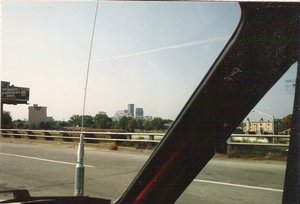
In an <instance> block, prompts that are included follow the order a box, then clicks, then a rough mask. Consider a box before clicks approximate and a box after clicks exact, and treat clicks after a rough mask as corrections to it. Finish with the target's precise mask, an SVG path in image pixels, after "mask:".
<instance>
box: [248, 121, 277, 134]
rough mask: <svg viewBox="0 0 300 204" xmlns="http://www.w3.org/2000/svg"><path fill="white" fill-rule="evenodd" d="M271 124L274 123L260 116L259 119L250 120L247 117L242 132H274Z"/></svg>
mask: <svg viewBox="0 0 300 204" xmlns="http://www.w3.org/2000/svg"><path fill="white" fill-rule="evenodd" d="M273 126H274V123H273V121H270V120H263V119H262V118H261V119H260V120H259V121H250V120H249V119H247V122H246V127H245V128H244V132H246V133H255V134H274V132H273V130H274V128H273Z"/></svg>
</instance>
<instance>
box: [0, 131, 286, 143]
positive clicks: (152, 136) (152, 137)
mask: <svg viewBox="0 0 300 204" xmlns="http://www.w3.org/2000/svg"><path fill="white" fill-rule="evenodd" d="M81 133H83V134H84V136H85V137H84V140H85V141H86V142H89V143H98V142H100V141H103V142H105V141H106V142H109V141H111V142H114V141H115V142H117V141H119V142H149V143H159V142H160V140H161V139H162V138H163V137H164V135H165V134H164V133H134V132H91V131H83V132H81V131H57V130H29V129H0V134H1V137H4V138H5V137H10V138H11V137H13V138H27V139H44V140H63V141H66V142H76V141H79V135H80V134H81ZM289 138H290V135H252V134H232V135H231V136H230V137H229V139H228V140H227V144H229V145H257V146H281V147H288V145H289Z"/></svg>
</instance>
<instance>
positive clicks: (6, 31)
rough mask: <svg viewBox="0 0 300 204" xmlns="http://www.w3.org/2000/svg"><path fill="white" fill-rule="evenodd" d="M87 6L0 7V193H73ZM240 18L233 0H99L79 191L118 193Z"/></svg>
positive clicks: (90, 17)
mask: <svg viewBox="0 0 300 204" xmlns="http://www.w3.org/2000/svg"><path fill="white" fill-rule="evenodd" d="M95 9H96V2H95V1H26V2H23V1H14V0H9V1H4V2H3V3H2V17H3V19H2V39H3V41H2V51H3V56H2V67H3V68H2V73H1V81H3V83H1V87H2V89H5V90H6V92H5V94H6V95H5V97H7V98H9V100H7V101H6V103H4V104H3V117H2V118H3V120H1V122H2V127H1V128H2V129H3V131H2V136H1V146H0V164H1V174H0V177H1V178H0V190H6V189H16V188H26V189H28V190H29V191H30V193H31V194H32V195H35V196H41V195H73V193H74V192H73V191H74V169H75V165H76V162H77V153H76V152H77V149H76V146H77V143H78V137H79V134H78V131H80V130H81V128H80V126H81V118H82V116H81V114H82V109H83V97H84V89H85V80H86V72H87V63H88V56H89V49H90V45H91V36H92V31H93V21H94V14H95ZM239 20H240V7H239V5H238V4H237V3H220V2H218V3H208V2H206V3H196V2H117V1H114V2H106V1H104V2H102V1H100V3H99V6H98V14H97V19H96V24H95V31H94V41H93V43H92V45H93V49H92V52H91V64H90V70H89V81H88V86H87V98H86V107H85V117H84V131H88V132H89V133H87V134H85V137H86V139H85V155H84V164H85V165H86V166H85V189H84V190H85V191H84V194H85V195H90V196H94V197H104V198H109V199H112V200H114V199H117V198H118V197H120V195H121V194H122V193H123V192H124V190H125V189H126V188H127V187H128V185H129V184H130V182H131V181H132V179H133V178H134V177H135V175H136V174H137V172H138V171H139V170H140V168H141V167H142V165H143V164H144V162H145V161H146V160H147V158H148V157H149V155H150V154H151V152H152V151H153V150H154V149H155V147H156V146H157V144H158V142H159V141H160V140H161V138H162V137H163V135H164V133H166V131H167V129H168V128H169V127H170V125H171V124H172V122H173V121H174V120H175V119H176V117H177V115H178V114H179V112H180V110H181V109H182V107H183V106H184V105H185V103H186V102H187V100H188V99H189V97H190V96H191V94H192V93H193V91H194V90H195V88H196V87H197V86H198V85H199V83H200V82H201V80H202V78H203V77H204V76H205V74H206V73H207V71H208V69H209V68H210V66H211V65H212V64H213V62H214V61H215V59H216V58H217V56H218V55H219V53H220V52H221V50H222V49H223V48H224V46H225V45H226V43H227V42H228V40H229V39H230V37H231V35H232V34H233V32H234V31H235V29H236V27H237V25H238V23H239ZM20 87H25V88H20ZM26 88H29V90H30V92H28V90H27V89H26ZM12 90H14V91H12ZM27 95H28V100H26V97H27ZM18 97H19V98H18ZM20 97H21V98H20ZM22 97H23V98H22ZM21 102H22V103H23V104H22V103H21ZM24 103H25V104H24ZM26 103H27V104H26ZM274 109H275V108H274ZM260 110H262V111H264V109H262V108H260ZM270 110H271V107H270ZM284 113H286V112H284ZM269 114H270V113H269ZM4 129H5V130H4ZM9 129H13V130H9ZM132 132H134V133H135V134H129V133H132ZM125 133H127V134H125Z"/></svg>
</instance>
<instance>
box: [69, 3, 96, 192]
mask: <svg viewBox="0 0 300 204" xmlns="http://www.w3.org/2000/svg"><path fill="white" fill-rule="evenodd" d="M98 5H99V0H97V5H96V11H95V17H94V25H93V31H92V36H91V44H90V51H89V58H88V64H87V72H86V79H85V87H84V97H83V108H82V116H81V131H80V132H81V133H80V140H79V144H78V151H77V164H76V167H75V186H74V196H83V195H84V165H83V156H84V140H83V139H84V134H83V128H84V127H83V126H84V125H83V124H84V115H85V102H86V93H87V86H88V79H89V71H90V63H91V54H92V48H93V42H94V33H95V27H96V19H97V13H98Z"/></svg>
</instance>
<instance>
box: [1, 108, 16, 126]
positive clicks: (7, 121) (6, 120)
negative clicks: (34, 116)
mask: <svg viewBox="0 0 300 204" xmlns="http://www.w3.org/2000/svg"><path fill="white" fill-rule="evenodd" d="M1 127H2V128H3V129H8V128H13V122H12V118H11V116H10V112H7V111H3V115H2V119H1Z"/></svg>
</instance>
